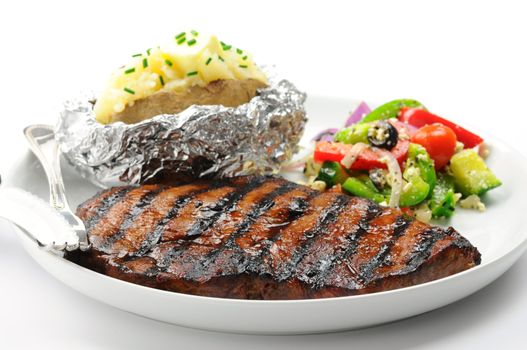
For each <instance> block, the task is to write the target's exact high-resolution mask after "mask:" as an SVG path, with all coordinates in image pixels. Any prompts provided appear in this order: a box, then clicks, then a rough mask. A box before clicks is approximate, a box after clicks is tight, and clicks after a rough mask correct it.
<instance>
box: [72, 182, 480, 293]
mask: <svg viewBox="0 0 527 350" xmlns="http://www.w3.org/2000/svg"><path fill="white" fill-rule="evenodd" d="M77 214H78V215H79V216H80V217H81V218H82V219H83V220H84V222H85V223H86V227H87V229H88V234H89V239H90V241H91V243H92V244H93V248H92V249H90V250H89V251H88V252H80V251H76V252H73V253H69V254H68V256H67V258H68V259H70V260H72V261H75V262H77V263H79V264H81V265H83V266H85V267H88V268H90V269H93V270H95V271H99V272H101V273H104V274H106V275H109V276H113V277H116V278H119V279H122V280H125V281H129V282H133V283H137V284H141V285H145V286H149V287H154V288H159V289H165V290H169V291H175V292H181V293H189V294H196V295H204V296H214V297H224V298H244V299H307V298H324V297H336V296H347V295H354V294H363V293H370V292H376V291H385V290H390V289H395V288H401V287H406V286H411V285H414V284H418V283H423V282H427V281H431V280H435V279H438V278H441V277H445V276H449V275H452V274H455V273H457V272H460V271H463V270H466V269H469V268H471V267H473V266H475V265H478V264H479V263H480V254H479V252H478V250H477V249H476V248H475V247H474V246H472V245H471V244H470V242H469V241H468V240H466V239H465V238H463V237H462V236H460V235H459V234H458V233H457V232H456V231H455V230H454V229H452V228H448V229H443V228H439V227H433V226H430V225H427V224H424V223H421V222H419V221H416V220H414V219H412V218H410V217H408V216H407V215H405V214H404V213H402V212H401V211H400V210H398V209H391V208H382V207H379V206H378V205H377V204H375V203H373V202H371V201H369V200H365V199H361V198H356V197H350V196H347V195H343V194H338V193H332V192H325V193H321V192H317V191H314V190H311V189H310V188H308V187H305V186H301V185H297V184H295V183H292V182H289V181H287V180H284V179H282V178H277V177H265V176H251V177H238V178H233V179H228V180H211V181H198V182H195V183H191V184H186V185H181V186H172V187H171V186H166V185H143V186H139V187H116V188H112V189H109V190H107V191H104V192H102V193H99V194H98V195H96V196H95V197H93V198H92V199H90V200H88V201H87V202H85V203H84V204H82V205H81V206H80V207H79V208H78V211H77Z"/></svg>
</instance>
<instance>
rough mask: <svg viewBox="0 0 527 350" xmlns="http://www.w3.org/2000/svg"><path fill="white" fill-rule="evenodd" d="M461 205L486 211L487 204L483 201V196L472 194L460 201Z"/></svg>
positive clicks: (465, 207)
mask: <svg viewBox="0 0 527 350" xmlns="http://www.w3.org/2000/svg"><path fill="white" fill-rule="evenodd" d="M459 205H460V206H461V208H464V209H476V210H479V211H485V209H486V208H485V204H484V203H483V202H482V201H481V198H479V196H477V195H475V194H471V195H470V196H468V197H467V198H465V199H462V200H460V201H459Z"/></svg>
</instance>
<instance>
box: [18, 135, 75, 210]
mask: <svg viewBox="0 0 527 350" xmlns="http://www.w3.org/2000/svg"><path fill="white" fill-rule="evenodd" d="M24 135H25V136H26V138H27V140H28V141H29V147H30V148H31V151H33V153H34V154H35V156H36V157H37V158H38V160H39V161H40V163H41V164H42V166H43V168H44V171H45V172H46V176H47V178H48V181H49V203H50V205H51V206H52V207H53V208H55V209H57V210H61V209H69V204H68V200H67V199H66V191H65V188H64V182H63V181H62V174H61V171H60V151H59V145H58V143H57V142H56V141H55V136H54V131H53V127H52V126H50V125H31V126H28V127H27V128H25V129H24Z"/></svg>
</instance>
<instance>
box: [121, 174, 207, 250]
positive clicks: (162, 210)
mask: <svg viewBox="0 0 527 350" xmlns="http://www.w3.org/2000/svg"><path fill="white" fill-rule="evenodd" d="M206 190H209V187H208V186H205V185H204V184H190V185H183V186H178V187H173V188H170V187H169V188H165V189H164V190H163V191H161V192H160V193H158V194H157V195H156V196H155V198H153V199H152V201H151V203H150V205H149V206H148V207H147V208H145V210H143V211H142V212H141V213H139V214H138V215H137V216H136V217H135V218H134V220H133V224H130V225H128V227H127V228H126V229H125V230H123V229H122V232H123V233H124V235H123V236H122V237H120V238H119V239H116V240H115V242H114V245H113V247H112V250H113V251H114V252H119V251H126V252H127V253H128V255H144V254H145V253H146V252H147V251H148V250H150V248H151V247H152V246H153V245H155V244H156V243H157V242H158V240H159V238H160V237H161V234H162V231H163V229H164V226H165V224H166V222H167V221H168V220H167V217H168V218H169V219H170V218H172V217H173V216H174V215H175V214H176V213H177V211H178V210H179V209H181V207H182V206H183V205H184V204H185V203H186V202H188V201H189V200H190V198H193V196H194V195H196V194H198V193H200V192H203V191H206ZM153 193H155V192H153Z"/></svg>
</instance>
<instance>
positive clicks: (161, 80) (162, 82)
mask: <svg viewBox="0 0 527 350" xmlns="http://www.w3.org/2000/svg"><path fill="white" fill-rule="evenodd" d="M159 81H160V82H161V85H163V86H165V80H163V77H162V76H159Z"/></svg>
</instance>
